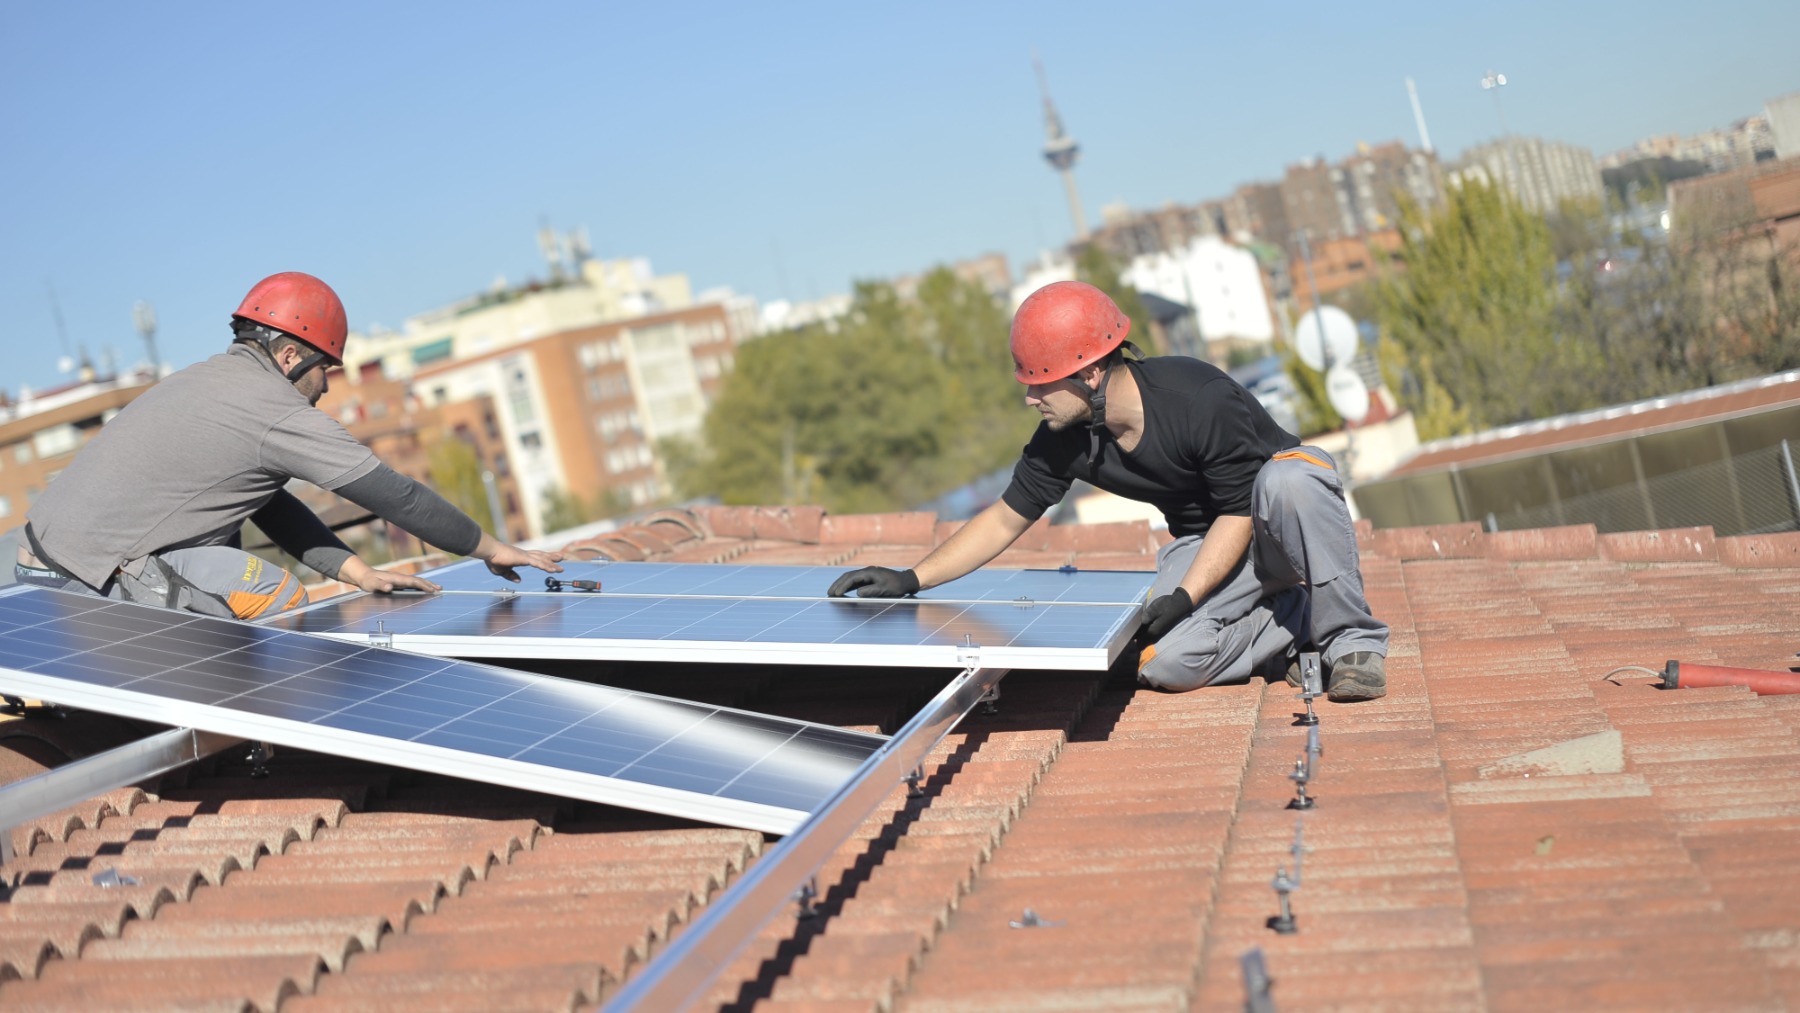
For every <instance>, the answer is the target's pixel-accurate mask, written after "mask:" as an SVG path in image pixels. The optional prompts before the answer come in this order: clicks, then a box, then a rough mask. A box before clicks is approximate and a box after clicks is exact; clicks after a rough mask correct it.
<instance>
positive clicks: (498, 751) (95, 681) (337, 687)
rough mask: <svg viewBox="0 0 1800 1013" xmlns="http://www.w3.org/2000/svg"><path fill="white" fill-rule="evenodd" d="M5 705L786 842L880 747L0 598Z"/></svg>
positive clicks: (571, 686)
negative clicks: (284, 749)
mask: <svg viewBox="0 0 1800 1013" xmlns="http://www.w3.org/2000/svg"><path fill="white" fill-rule="evenodd" d="M421 600H423V601H437V602H442V601H445V600H447V599H444V598H437V599H421ZM0 688H3V689H5V690H6V691H7V692H13V693H26V694H30V695H35V696H41V697H43V698H46V699H54V700H56V701H58V702H61V703H66V704H70V705H73V706H80V707H87V708H89V709H93V710H100V711H106V712H109V713H116V714H123V715H126V716H132V717H139V718H144V719H147V720H164V721H167V722H169V723H171V724H183V725H189V726H192V727H197V728H204V729H207V730H211V731H218V732H223V733H231V734H241V735H244V736H246V737H262V738H265V739H267V740H269V741H273V742H284V743H286V744H289V745H294V746H300V747H304V748H309V749H315V750H321V751H324V752H333V751H337V752H345V753H347V755H370V752H369V749H368V748H367V747H370V746H380V747H381V748H382V749H383V750H384V752H383V753H382V754H381V755H379V756H376V757H374V758H381V759H387V760H388V762H399V763H401V764H402V765H415V766H417V765H423V766H425V769H439V770H442V769H446V767H445V764H444V762H443V761H444V759H445V756H446V753H445V752H444V751H449V750H454V751H457V752H458V753H463V754H472V755H473V756H475V757H481V758H486V759H487V760H490V761H495V762H493V763H477V764H474V770H473V772H470V771H457V770H452V771H451V772H463V773H465V776H477V777H479V776H482V773H481V772H483V771H485V772H487V774H488V775H489V776H487V777H486V779H488V780H499V781H501V783H518V782H517V781H515V780H512V779H511V777H514V776H516V777H522V778H526V779H529V777H530V776H532V775H545V774H552V775H554V776H555V777H556V778H559V779H560V780H559V781H558V782H557V785H558V786H557V787H554V788H551V789H548V790H555V791H556V792H557V793H559V794H567V795H571V796H573V797H579V798H591V799H594V800H597V801H621V802H624V803H625V804H630V800H633V799H635V800H637V802H638V803H639V807H640V808H648V809H652V810H654V811H660V812H670V813H674V814H677V815H686V816H693V817H695V818H700V819H713V820H715V821H719V822H727V823H735V824H737V825H741V826H750V827H755V828H760V829H769V830H776V831H778V832H779V831H782V830H785V829H787V828H789V827H790V826H791V825H792V824H793V823H794V822H797V821H798V820H799V819H800V818H802V817H803V816H804V815H805V813H806V811H808V810H809V809H810V808H812V807H813V806H814V805H816V804H817V803H819V802H820V801H822V800H823V799H824V798H825V797H827V796H828V795H829V794H830V793H831V792H832V791H833V790H835V789H836V788H837V787H838V786H839V785H841V784H842V783H843V782H844V781H845V779H847V778H848V777H849V775H850V774H851V773H852V772H854V770H855V769H856V767H857V765H858V764H860V763H861V762H862V760H863V759H865V758H866V757H867V756H869V754H870V753H872V752H873V751H874V750H875V749H876V748H877V747H878V746H879V745H880V743H881V742H882V741H883V740H882V739H881V738H880V737H879V736H871V735H862V734H859V733H853V732H844V731H842V730H840V729H836V728H831V727H827V726H819V725H810V724H806V723H804V722H797V721H790V720H786V719H782V718H774V717H769V716H765V715H757V714H747V713H744V712H741V711H733V710H729V709H725V708H719V707H713V706H709V705H703V704H695V703H689V702H685V701H680V700H671V699H668V698H664V697H657V696H653V695H650V694H644V693H636V692H630V691H625V690H619V689H614V688H610V687H605V686H594V685H588V684H583V683H573V682H568V681H565V680H559V679H552V678H549V677H545V676H537V675H531V674H528V673H523V672H515V671H511V670H508V669H501V668H494V667H490V666H485V665H475V664H469V663H466V662H458V661H448V660H444V659H439V658H431V657H424V656H421V655H414V654H407V653H405V652H402V651H394V650H383V649H380V648H373V647H369V646H366V645H357V644H351V643H344V642H339V641H332V640H326V639H321V638H317V637H309V636H305V635H302V634H296V633H291V632H286V631H282V630H275V629H268V628H258V627H253V626H246V625H243V624H240V623H234V622H230V621H225V620H218V619H210V618H206V617H201V616H194V615H191V614H188V613H182V612H174V611H170V610H165V609H157V608H151V607H149V606H143V605H133V604H128V603H122V602H113V601H108V600H106V599H101V598H94V597H91V596H86V595H78V594H71V593H66V592H59V591H47V590H44V589H41V588H22V587H15V588H9V589H7V590H5V591H3V592H0ZM359 747H362V748H359ZM396 753H397V754H400V755H401V756H402V758H400V759H395V758H393V757H391V756H389V755H388V754H396ZM405 757H410V758H411V759H412V763H411V764H408V763H407V762H406V759H405ZM570 777H574V778H575V779H576V780H577V781H580V782H581V783H580V784H578V785H575V787H576V788H578V789H579V790H567V789H569V788H570V787H571V786H570V785H569V784H567V783H563V782H566V781H567V780H568V779H569V778H570ZM646 801H648V802H650V803H653V804H643V803H645V802H646Z"/></svg>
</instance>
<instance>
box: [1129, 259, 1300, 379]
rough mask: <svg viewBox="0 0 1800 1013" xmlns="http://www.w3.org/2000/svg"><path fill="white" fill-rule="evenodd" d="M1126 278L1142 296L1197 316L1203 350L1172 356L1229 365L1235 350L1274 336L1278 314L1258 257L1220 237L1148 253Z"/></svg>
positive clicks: (1130, 270)
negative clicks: (1148, 296)
mask: <svg viewBox="0 0 1800 1013" xmlns="http://www.w3.org/2000/svg"><path fill="white" fill-rule="evenodd" d="M1121 278H1122V279H1123V280H1124V281H1125V283H1126V284H1128V285H1130V286H1131V287H1133V288H1135V289H1137V290H1138V291H1139V292H1144V293H1151V294H1154V295H1157V296H1160V297H1162V298H1163V299H1166V300H1168V301H1169V302H1172V303H1179V304H1182V305H1183V306H1186V307H1189V308H1190V309H1191V310H1192V311H1193V313H1194V316H1195V317H1196V322H1197V323H1198V325H1199V332H1200V338H1201V339H1202V341H1204V343H1205V345H1204V347H1199V348H1195V349H1191V350H1190V349H1175V348H1171V349H1170V350H1171V351H1182V352H1185V353H1186V354H1189V355H1194V356H1196V357H1198V358H1204V359H1210V360H1212V361H1215V362H1224V361H1226V358H1227V355H1228V353H1229V350H1231V349H1234V348H1239V347H1243V346H1246V345H1254V344H1266V343H1267V342H1269V341H1271V340H1273V339H1274V337H1275V318H1274V313H1273V311H1272V309H1271V307H1270V304H1269V293H1268V291H1267V289H1265V287H1264V283H1263V272H1262V268H1261V266H1260V265H1259V264H1258V263H1257V259H1256V256H1255V254H1253V253H1251V252H1250V251H1249V250H1246V249H1244V248H1243V247H1241V246H1238V245H1237V244H1235V243H1231V242H1228V241H1227V240H1224V239H1221V238H1219V237H1218V236H1199V237H1196V238H1195V239H1193V240H1192V241H1191V242H1189V243H1187V244H1185V245H1182V246H1179V247H1177V248H1175V249H1173V250H1171V251H1169V252H1167V253H1163V252H1157V253H1147V254H1143V255H1141V256H1139V257H1137V258H1135V259H1133V260H1132V261H1131V263H1130V265H1129V266H1128V267H1127V268H1126V269H1125V270H1124V271H1123V272H1122V273H1121Z"/></svg>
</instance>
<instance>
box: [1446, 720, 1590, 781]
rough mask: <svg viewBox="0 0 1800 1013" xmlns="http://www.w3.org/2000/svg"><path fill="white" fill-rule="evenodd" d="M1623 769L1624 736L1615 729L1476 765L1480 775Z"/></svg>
mask: <svg viewBox="0 0 1800 1013" xmlns="http://www.w3.org/2000/svg"><path fill="white" fill-rule="evenodd" d="M1624 770H1625V740H1624V738H1623V736H1621V735H1620V734H1619V732H1618V729H1616V728H1614V729H1608V730H1606V731H1604V732H1596V733H1594V734H1593V735H1583V736H1581V737H1580V738H1575V739H1569V740H1567V741H1564V742H1558V743H1556V744H1555V745H1552V746H1544V747H1543V748H1541V749H1531V750H1527V751H1525V752H1523V753H1514V754H1513V755H1511V756H1507V757H1502V758H1501V759H1498V760H1495V761H1494V762H1493V763H1488V764H1483V765H1482V766H1481V767H1479V768H1477V769H1476V773H1477V774H1478V775H1479V776H1481V777H1482V778H1502V777H1562V776H1568V775H1573V774H1618V773H1623V772H1624Z"/></svg>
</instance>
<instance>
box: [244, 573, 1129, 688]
mask: <svg viewBox="0 0 1800 1013" xmlns="http://www.w3.org/2000/svg"><path fill="white" fill-rule="evenodd" d="M1146 576H1147V575H1146ZM1139 611H1140V606H1138V605H1136V604H1131V605H1062V604H1049V603H1039V602H1005V603H1002V602H998V601H988V602H937V601H931V600H923V599H920V600H909V599H898V600H895V599H889V600H881V599H856V598H817V597H814V598H807V599H777V598H705V597H699V598H690V597H655V596H650V595H644V596H631V595H614V594H611V593H608V592H601V593H598V594H592V593H578V592H563V593H560V594H547V593H536V594H505V593H501V594H493V593H482V592H446V593H444V594H437V595H426V594H392V595H356V596H348V597H344V598H336V599H331V600H329V601H326V602H322V603H320V604H318V605H315V606H312V607H310V608H307V609H304V610H302V611H299V612H295V613H290V614H288V615H285V616H280V617H277V618H275V619H273V620H270V624H271V625H274V626H278V627H280V628H282V629H288V630H295V631H299V632H306V633H317V634H321V635H324V636H329V637H337V638H340V639H345V640H351V641H358V642H364V643H366V642H368V640H369V637H370V636H371V635H372V634H373V635H377V636H391V637H392V638H393V640H392V643H393V644H394V645H395V646H398V647H404V648H407V649H408V650H415V651H420V652H423V653H426V654H436V655H445V656H450V657H485V658H559V659H570V660H575V659H579V660H591V661H689V662H693V661H699V662H721V663H745V662H763V663H771V664H819V665H824V664H833V665H852V666H889V665H895V666H919V667H937V668H964V667H968V666H970V665H976V664H979V665H984V666H988V667H999V668H1051V669H1078V670H1090V671H1098V670H1103V669H1106V668H1107V667H1109V666H1110V665H1111V663H1112V660H1113V659H1114V658H1115V657H1117V655H1118V652H1119V650H1120V649H1121V648H1122V647H1123V645H1124V643H1125V641H1126V640H1128V639H1129V638H1130V636H1131V634H1132V632H1133V631H1134V630H1135V629H1136V628H1137V622H1138V614H1139Z"/></svg>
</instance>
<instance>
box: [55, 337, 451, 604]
mask: <svg viewBox="0 0 1800 1013" xmlns="http://www.w3.org/2000/svg"><path fill="white" fill-rule="evenodd" d="M294 478H299V479H303V480H305V481H308V482H311V483H313V484H314V485H317V486H319V487H321V488H324V489H328V490H332V491H336V492H340V493H349V492H352V491H354V492H356V493H357V495H353V496H350V497H349V498H351V499H352V500H353V501H355V502H358V503H359V505H362V506H364V507H367V508H369V509H371V510H374V511H375V512H376V513H378V514H381V515H382V516H383V517H386V518H387V519H388V520H391V521H393V522H394V523H396V524H399V525H400V526H401V527H403V528H406V529H407V530H409V531H411V532H412V533H413V534H415V535H418V536H419V537H420V538H422V539H424V540H425V541H427V542H430V543H431V544H433V545H436V546H438V547H439V548H442V549H447V550H449V551H451V552H457V553H462V554H467V553H469V552H471V551H473V550H474V548H475V545H476V544H477V543H478V542H479V541H480V539H481V531H480V529H479V527H477V526H476V525H475V522H474V521H472V520H470V519H469V518H468V517H467V515H465V514H463V513H462V512H461V511H459V510H456V509H455V508H454V507H451V506H450V505H449V504H448V503H446V502H445V501H444V500H443V498H442V497H440V496H438V495H437V494H436V493H434V492H431V491H430V490H429V489H426V488H424V487H423V486H420V485H418V484H417V483H416V482H413V481H412V480H411V479H408V478H406V477H404V476H402V475H399V474H397V473H395V472H394V471H392V470H391V469H389V468H388V467H387V466H386V465H384V464H382V463H381V462H380V461H379V460H377V459H376V457H375V455H374V453H373V452H372V451H370V450H369V448H367V447H365V446H363V445H362V444H360V443H358V442H357V441H356V438H355V437H353V436H351V435H350V433H349V431H347V430H346V429H344V427H343V426H342V425H340V424H338V422H337V420H335V419H333V418H331V417H330V416H329V415H326V414H325V413H324V412H321V411H319V410H318V409H316V408H314V407H313V406H312V405H310V404H308V403H307V400H306V397H305V396H304V395H302V394H301V393H300V392H299V390H297V389H295V387H294V385H293V384H291V383H289V382H288V381H287V380H286V379H285V378H284V377H283V376H282V375H281V374H280V373H279V372H278V371H277V370H276V368H275V366H274V364H273V363H271V362H269V361H268V360H267V359H266V358H265V357H263V356H262V355H260V354H258V353H257V352H256V351H254V350H253V349H251V348H249V347H247V346H244V345H237V346H233V347H232V349H231V350H230V351H228V352H226V353H224V354H222V355H215V356H213V357H212V358H210V359H207V360H206V361H205V362H200V363H196V364H194V365H192V366H189V367H188V368H186V369H183V370H181V371H179V372H177V373H175V374H173V375H172V376H169V377H168V378H167V379H165V380H163V381H162V382H160V383H158V384H157V385H156V386H154V387H152V388H150V389H149V390H148V391H145V392H144V394H143V395H141V396H140V397H138V399H137V400H135V401H133V402H132V403H131V404H130V405H128V406H127V407H126V408H125V409H124V410H123V411H121V412H120V413H119V415H118V416H117V417H116V418H114V419H113V420H112V421H111V422H110V423H108V424H107V425H106V427H105V428H104V429H102V430H101V431H100V433H99V434H98V435H97V436H95V437H94V438H93V440H91V441H90V442H89V443H88V444H87V446H85V447H83V448H82V450H81V452H80V453H78V454H77V455H75V459H74V460H73V461H71V462H70V464H69V466H68V467H67V468H65V469H64V470H63V472H62V473H61V474H60V475H58V476H57V478H56V480H55V481H54V482H52V483H51V484H50V487H49V488H48V489H46V490H44V492H43V494H42V495H41V496H39V497H38V499H37V501H36V502H35V503H33V504H32V505H31V509H30V510H29V511H28V513H27V520H28V521H29V522H30V524H31V530H32V533H33V534H34V535H36V537H37V539H38V544H39V545H41V546H42V547H43V550H44V552H45V553H46V554H48V555H49V556H50V560H48V561H54V563H55V564H56V565H57V566H58V567H60V568H61V569H62V570H63V571H64V572H66V573H68V574H70V575H71V576H73V577H75V578H76V579H78V580H80V581H81V582H82V583H84V584H87V585H89V586H90V587H94V588H99V587H101V586H102V585H104V584H105V583H106V581H107V580H109V579H111V577H112V574H113V572H114V571H115V570H118V569H121V568H131V567H133V566H136V565H138V563H139V561H140V560H142V559H144V558H145V557H146V556H149V555H151V554H152V553H156V552H160V551H163V550H166V549H174V548H185V547H188V546H195V545H223V544H226V543H228V542H230V541H231V539H232V538H233V537H234V536H235V535H236V534H237V532H238V529H239V528H240V527H241V526H242V525H243V523H244V520H245V519H246V518H248V517H250V516H251V515H252V514H256V513H257V512H258V511H261V510H263V508H264V507H265V505H270V501H271V499H273V498H275V497H276V494H277V493H279V492H280V491H281V489H282V487H283V486H284V485H286V484H287V482H288V481H289V480H290V479H294ZM347 487H349V488H347ZM282 505H283V506H288V505H287V504H285V503H284V504H282ZM284 512H285V513H289V514H291V507H289V509H288V510H286V511H283V510H271V511H269V512H267V513H265V514H264V518H265V519H267V518H268V517H271V516H280V515H281V514H282V513H284ZM313 525H315V526H316V525H317V521H316V519H315V520H314V521H313ZM275 526H276V527H278V528H283V529H285V530H279V531H268V534H269V535H270V537H272V538H274V539H275V540H276V541H277V543H278V544H282V545H283V547H284V548H290V543H291V544H292V545H295V546H298V547H300V548H302V550H303V553H305V551H306V550H309V549H310V550H312V552H311V553H310V558H308V556H307V555H305V554H303V555H302V558H304V559H306V561H307V564H308V565H309V566H315V567H318V568H320V569H322V570H323V569H324V568H325V567H329V568H330V571H328V572H327V575H328V576H335V570H336V568H337V566H338V565H341V564H342V562H343V560H344V559H345V558H347V555H348V550H345V549H343V548H342V545H341V543H338V542H337V540H336V539H335V538H331V539H330V544H329V545H327V544H323V543H322V540H321V539H320V538H319V537H318V532H317V528H316V527H308V526H307V525H305V524H304V522H300V523H298V524H282V523H280V522H279V521H277V522H276V524H275ZM320 527H322V526H320ZM265 530H266V529H265ZM290 551H292V550H291V548H290ZM48 561H47V562H48Z"/></svg>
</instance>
